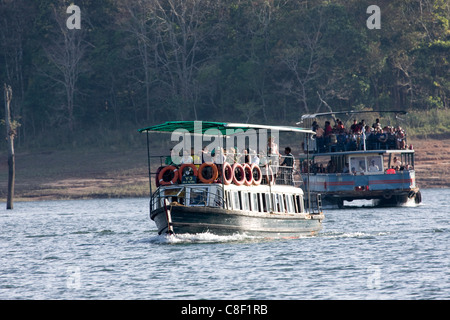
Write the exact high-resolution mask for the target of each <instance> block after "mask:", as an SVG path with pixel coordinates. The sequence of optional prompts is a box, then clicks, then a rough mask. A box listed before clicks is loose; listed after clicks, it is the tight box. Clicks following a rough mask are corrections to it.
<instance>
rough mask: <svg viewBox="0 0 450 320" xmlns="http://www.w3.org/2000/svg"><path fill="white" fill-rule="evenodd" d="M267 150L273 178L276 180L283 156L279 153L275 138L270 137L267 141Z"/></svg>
mask: <svg viewBox="0 0 450 320" xmlns="http://www.w3.org/2000/svg"><path fill="white" fill-rule="evenodd" d="M267 150H268V153H267V154H268V157H269V164H270V165H271V167H272V171H273V176H274V178H276V176H277V172H278V166H279V164H280V158H281V154H280V152H279V151H278V145H277V144H276V143H275V137H270V138H269V139H268V140H267Z"/></svg>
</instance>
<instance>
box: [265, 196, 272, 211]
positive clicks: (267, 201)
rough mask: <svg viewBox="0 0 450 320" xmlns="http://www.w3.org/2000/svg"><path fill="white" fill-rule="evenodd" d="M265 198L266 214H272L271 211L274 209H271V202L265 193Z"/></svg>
mask: <svg viewBox="0 0 450 320" xmlns="http://www.w3.org/2000/svg"><path fill="white" fill-rule="evenodd" d="M265 198H266V205H267V208H266V212H272V211H274V209H273V204H272V202H271V201H270V194H268V193H266V194H265Z"/></svg>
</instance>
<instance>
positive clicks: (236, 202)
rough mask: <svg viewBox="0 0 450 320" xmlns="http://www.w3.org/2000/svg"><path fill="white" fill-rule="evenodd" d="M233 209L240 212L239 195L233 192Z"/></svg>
mask: <svg viewBox="0 0 450 320" xmlns="http://www.w3.org/2000/svg"><path fill="white" fill-rule="evenodd" d="M233 209H234V210H241V205H240V201H239V194H238V192H237V191H233Z"/></svg>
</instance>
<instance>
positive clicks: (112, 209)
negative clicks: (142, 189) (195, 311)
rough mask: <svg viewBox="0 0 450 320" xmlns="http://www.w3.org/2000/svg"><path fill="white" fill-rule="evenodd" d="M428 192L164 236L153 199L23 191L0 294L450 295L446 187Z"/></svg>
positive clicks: (0, 219) (8, 214)
mask: <svg viewBox="0 0 450 320" xmlns="http://www.w3.org/2000/svg"><path fill="white" fill-rule="evenodd" d="M422 196H423V200H424V202H423V204H422V205H421V206H419V207H402V208H390V209H375V208H346V209H344V210H329V211H327V212H325V214H326V218H325V221H324V224H323V230H322V231H321V232H320V234H319V235H317V236H312V237H302V238H298V239H281V240H280V239H264V238H255V237H248V236H238V235H235V236H215V235H212V234H200V235H183V236H177V237H166V236H157V235H156V226H155V225H154V223H153V222H152V221H150V220H149V218H148V200H147V199H116V200H80V201H43V202H16V203H15V209H14V210H8V211H7V210H6V209H1V210H0V226H1V232H0V252H1V255H0V299H448V298H450V281H449V278H450V263H449V262H450V260H449V259H450V250H449V243H450V228H449V220H450V219H449V214H450V201H449V198H450V189H429V190H423V191H422ZM4 207H5V206H3V208H4Z"/></svg>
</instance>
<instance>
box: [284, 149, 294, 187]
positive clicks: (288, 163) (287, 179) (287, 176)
mask: <svg viewBox="0 0 450 320" xmlns="http://www.w3.org/2000/svg"><path fill="white" fill-rule="evenodd" d="M291 151H292V150H291V148H290V147H286V148H284V154H285V157H284V160H283V162H282V163H281V166H283V168H281V178H282V180H283V182H284V183H285V184H292V182H293V180H294V179H293V174H294V163H295V159H294V156H293V155H292V152H291Z"/></svg>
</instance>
